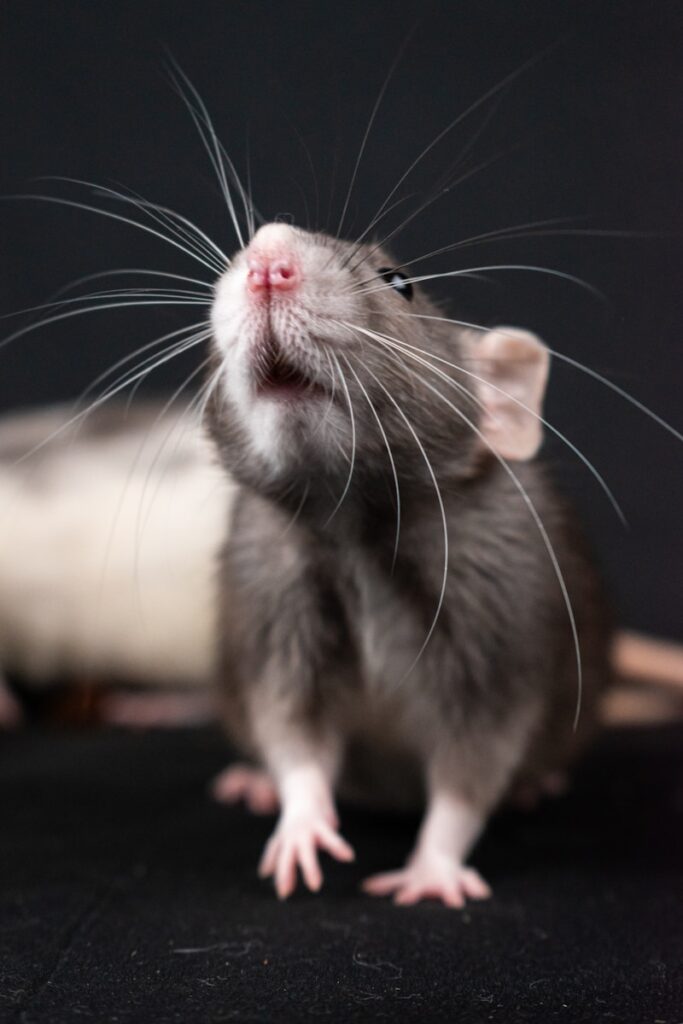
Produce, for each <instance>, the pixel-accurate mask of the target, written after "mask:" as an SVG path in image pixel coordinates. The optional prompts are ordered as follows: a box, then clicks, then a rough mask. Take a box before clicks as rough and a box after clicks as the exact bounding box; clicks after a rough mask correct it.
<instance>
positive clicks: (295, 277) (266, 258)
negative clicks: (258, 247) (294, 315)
mask: <svg viewBox="0 0 683 1024" xmlns="http://www.w3.org/2000/svg"><path fill="white" fill-rule="evenodd" d="M247 267H248V270H247V288H248V289H249V291H250V292H252V293H254V294H256V293H258V292H267V291H269V290H271V289H272V290H273V291H275V292H285V291H291V290H292V289H293V288H296V287H297V285H298V283H299V277H300V275H299V270H298V267H297V265H296V262H295V260H294V258H293V257H292V256H290V255H288V254H287V253H283V252H281V253H278V254H277V255H275V254H269V253H266V252H254V253H253V254H252V255H251V256H249V257H248V258H247Z"/></svg>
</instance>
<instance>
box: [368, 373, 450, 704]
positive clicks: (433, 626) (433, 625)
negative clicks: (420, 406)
mask: <svg viewBox="0 0 683 1024" xmlns="http://www.w3.org/2000/svg"><path fill="white" fill-rule="evenodd" d="M358 362H359V363H360V365H361V366H362V367H363V369H364V370H365V372H366V373H368V374H369V375H370V377H372V379H373V380H374V381H375V383H376V384H377V386H378V387H379V388H381V389H382V391H383V392H384V394H385V395H386V396H387V398H388V399H389V401H390V402H391V404H392V405H393V406H394V408H395V409H396V411H397V413H398V414H399V416H400V417H401V419H402V420H403V422H404V423H405V425H406V427H407V428H408V430H409V431H410V434H411V436H412V437H413V440H414V441H415V444H416V445H417V447H418V448H419V450H420V454H421V455H422V458H423V459H424V461H425V465H426V466H427V471H428V473H429V475H430V477H431V481H432V484H433V485H434V491H435V494H436V497H437V501H438V504H439V511H440V513H441V522H442V524H443V549H444V551H443V558H444V562H443V577H442V580H441V590H440V592H439V599H438V601H437V606H436V611H435V613H434V618H433V619H432V621H431V624H430V626H429V629H428V631H427V635H426V637H425V639H424V641H423V643H422V646H421V647H420V649H419V651H418V652H417V655H416V656H415V658H414V660H413V661H412V663H411V664H410V666H409V667H408V669H407V671H406V672H404V674H403V676H402V677H401V679H400V680H399V683H398V685H399V686H401V685H402V683H403V682H404V680H405V679H406V678H407V677H408V676H409V675H410V673H411V672H412V671H413V669H414V668H415V666H416V665H417V663H418V661H419V660H420V658H421V657H422V655H423V653H424V651H425V648H426V647H427V644H428V643H429V641H430V640H431V638H432V634H433V633H434V630H435V629H436V623H437V621H438V618H439V615H440V614H441V609H442V607H443V602H444V597H445V595H446V581H447V579H448V524H447V522H446V510H445V508H444V503H443V498H442V496H441V490H440V488H439V484H438V481H437V479H436V474H435V473H434V469H433V468H432V464H431V462H430V461H429V457H428V455H427V453H426V451H425V449H424V446H423V444H422V442H421V441H420V438H419V437H418V435H417V432H416V431H415V428H414V427H413V425H412V423H411V422H410V420H409V419H408V417H407V416H406V414H405V413H404V411H403V409H402V408H401V406H400V405H399V404H398V402H397V401H396V399H395V398H394V396H393V395H392V394H391V393H390V392H389V391H388V390H387V388H386V387H385V386H384V384H382V382H381V380H379V378H378V377H377V376H376V375H375V374H374V373H373V372H372V370H371V369H370V368H369V367H368V366H367V365H366V364H365V363H364V362H363V361H362V360H361V359H358Z"/></svg>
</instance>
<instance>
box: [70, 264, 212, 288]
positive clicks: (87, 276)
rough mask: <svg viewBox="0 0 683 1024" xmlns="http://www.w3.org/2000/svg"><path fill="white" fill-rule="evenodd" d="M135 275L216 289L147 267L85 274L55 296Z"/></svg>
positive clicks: (209, 284) (120, 268)
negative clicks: (102, 281) (116, 278)
mask: <svg viewBox="0 0 683 1024" xmlns="http://www.w3.org/2000/svg"><path fill="white" fill-rule="evenodd" d="M134 274H143V275H145V276H149V277H164V278H168V279H170V280H172V281H185V282H186V283H187V284H196V285H200V286H201V287H202V288H206V290H207V291H210V292H212V291H213V288H214V285H213V282H209V281H203V280H201V279H200V278H198V277H186V276H185V274H170V273H168V272H167V271H165V270H148V269H147V268H146V267H118V268H116V269H115V270H98V272H97V273H96V274H84V275H83V277H77V278H76V279H75V280H74V281H70V282H69V283H68V284H65V285H62V287H61V288H60V289H59V290H58V291H56V292H54V293H53V294H54V295H61V294H63V293H64V292H67V291H69V290H70V289H72V288H77V287H79V285H82V284H86V283H87V282H88V281H96V280H97V279H98V278H101V277H117V276H119V277H125V276H130V277H132V276H133V275H134Z"/></svg>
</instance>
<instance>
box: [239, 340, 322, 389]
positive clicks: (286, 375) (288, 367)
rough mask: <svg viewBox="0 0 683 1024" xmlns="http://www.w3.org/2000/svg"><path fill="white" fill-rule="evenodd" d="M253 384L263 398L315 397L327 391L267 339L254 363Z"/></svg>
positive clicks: (272, 341) (273, 342)
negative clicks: (255, 363)
mask: <svg viewBox="0 0 683 1024" xmlns="http://www.w3.org/2000/svg"><path fill="white" fill-rule="evenodd" d="M256 388H257V393H258V395H259V396H260V397H264V398H282V399H293V398H315V397H320V396H323V395H325V394H327V392H326V390H325V388H323V386H322V385H321V384H320V383H319V382H318V381H317V380H315V379H314V378H313V377H311V376H310V374H308V373H307V372H306V370H304V369H303V368H302V367H301V366H297V365H296V363H294V362H293V361H292V360H291V359H289V358H288V357H287V356H286V355H285V354H284V353H283V352H282V350H281V349H280V347H279V345H278V344H277V343H276V342H275V341H274V340H273V339H269V340H268V343H267V345H266V346H264V349H263V350H262V351H261V353H260V358H259V360H258V363H257V366H256Z"/></svg>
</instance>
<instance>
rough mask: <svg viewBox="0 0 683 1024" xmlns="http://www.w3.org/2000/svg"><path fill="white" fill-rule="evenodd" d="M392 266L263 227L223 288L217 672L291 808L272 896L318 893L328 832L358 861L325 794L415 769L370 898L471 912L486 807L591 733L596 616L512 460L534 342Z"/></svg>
mask: <svg viewBox="0 0 683 1024" xmlns="http://www.w3.org/2000/svg"><path fill="white" fill-rule="evenodd" d="M388 265H389V257H388V256H387V255H386V253H380V252H377V251H375V250H373V249H372V248H371V247H367V248H362V249H361V250H359V251H358V252H356V251H355V250H354V247H353V246H351V245H350V244H347V243H342V242H337V241H335V240H333V239H331V238H328V237H327V236H319V235H310V234H308V233H306V232H303V231H299V230H296V229H292V228H289V227H285V226H283V225H267V226H266V227H265V228H262V229H261V230H260V231H259V232H258V233H257V234H256V236H255V237H254V239H253V240H252V242H251V244H250V246H249V247H248V248H247V249H246V250H245V251H243V252H242V253H240V254H239V255H238V257H237V258H236V259H235V260H234V261H233V264H232V267H231V268H230V270H229V271H228V272H227V273H226V274H225V276H224V278H223V279H222V280H221V282H220V283H219V286H218V289H217V296H216V301H215V304H214V314H213V316H214V326H215V331H216V344H215V355H216V361H215V365H214V378H213V379H214V381H215V385H216V386H215V387H214V390H213V397H212V401H211V402H210V405H209V413H208V415H209V425H210V429H211V432H212V434H213V437H214V439H215V441H216V443H217V447H218V450H219V453H220V455H221V457H222V459H223V462H224V464H225V465H226V466H227V468H228V469H229V470H230V472H231V473H232V475H233V476H234V477H235V478H236V479H237V481H238V482H239V483H241V485H242V487H241V490H240V492H239V494H238V497H237V502H236V506H235V510H234V517H233V522H232V529H231V533H230V537H229V540H228V542H227V545H226V548H225V551H224V557H223V562H222V569H221V584H222V592H223V594H224V595H225V600H226V607H227V603H228V602H229V613H226V614H225V615H222V616H220V619H219V631H220V641H219V642H220V648H221V681H222V683H223V687H224V692H225V694H226V721H227V724H228V727H229V729H230V731H231V732H232V734H233V736H234V738H235V739H236V740H237V741H238V742H239V743H241V744H242V745H243V746H244V747H245V748H246V750H247V751H248V752H249V753H250V754H251V755H252V756H253V757H255V758H256V759H258V760H259V761H260V762H261V763H262V764H263V765H264V767H265V768H266V769H267V770H268V771H269V773H270V775H271V776H272V778H273V781H274V786H275V791H276V792H277V796H278V798H279V800H280V802H281V804H282V812H281V817H280V821H279V824H278V827H277V829H276V832H275V834H274V836H273V838H272V840H271V842H270V843H269V845H268V847H267V849H266V853H265V855H264V859H263V861H262V872H263V873H264V874H272V875H274V877H275V882H276V887H277V890H278V892H279V894H280V895H287V894H288V893H289V892H291V890H292V889H293V888H294V885H295V879H296V870H297V867H298V868H300V870H301V871H302V874H303V876H304V879H305V881H306V883H307V884H308V885H309V887H311V888H317V887H318V886H319V884H320V881H321V876H320V869H319V866H318V862H317V853H316V850H317V848H318V847H321V848H324V849H326V850H328V851H329V852H331V853H332V854H333V855H335V856H337V857H339V858H341V859H349V858H350V857H351V856H352V851H351V850H350V848H349V847H348V845H347V844H346V843H345V841H344V840H343V839H342V838H341V837H340V836H339V835H338V833H337V831H336V827H337V820H336V814H335V810H334V792H335V789H339V788H340V787H341V788H342V789H343V788H344V786H347V787H348V789H349V790H353V791H354V792H355V793H356V794H358V793H360V794H361V795H362V794H363V792H364V791H365V792H366V793H367V794H368V795H370V796H375V797H376V796H377V795H381V788H382V786H384V789H385V793H384V796H385V797H386V802H387V803H397V802H402V801H403V800H404V798H405V797H406V796H407V795H409V791H410V781H411V778H416V779H417V780H418V781H419V782H421V783H422V784H423V786H424V791H425V792H426V797H427V812H426V815H425V820H424V823H423V826H422V829H421V832H420V837H419V839H418V844H417V847H416V850H415V853H414V854H413V856H412V857H411V859H410V861H409V862H408V865H407V866H406V867H405V868H404V869H403V870H401V871H398V872H392V873H391V874H389V875H381V876H377V877H376V878H374V879H371V880H370V881H369V882H368V883H367V888H368V891H370V892H374V893H380V894H382V893H389V892H392V893H394V894H395V895H396V899H397V900H398V901H399V902H414V901H415V900H417V899H420V898H422V897H424V896H430V895H431V896H437V897H439V898H441V899H443V900H444V902H446V903H448V904H450V905H460V904H461V903H462V901H463V899H464V897H465V896H468V895H469V896H471V897H474V898H477V897H482V896H484V895H486V894H487V893H488V888H487V886H486V884H485V883H484V882H483V881H482V879H481V878H480V877H479V876H478V875H477V874H476V872H474V871H473V870H472V869H470V868H467V867H465V866H464V861H465V858H466V856H467V854H468V852H469V850H470V848H471V847H472V845H473V844H474V842H475V841H476V838H477V836H478V835H479V833H480V832H481V830H482V828H483V826H484V825H485V822H486V820H487V818H488V816H489V814H490V813H491V811H492V810H493V808H494V807H495V806H496V804H497V803H498V802H499V801H500V800H501V799H502V798H503V797H504V796H505V795H506V794H507V793H508V792H509V791H510V789H511V788H512V787H513V786H514V785H515V784H516V783H519V782H524V784H528V783H529V782H533V783H536V784H538V785H539V786H541V785H542V784H543V780H544V778H547V777H548V776H552V777H555V776H556V775H557V773H558V771H561V770H562V769H564V768H565V767H566V765H567V764H568V763H569V761H570V760H571V758H572V756H573V754H574V752H575V750H576V749H577V747H578V746H579V744H580V743H581V740H582V738H583V737H584V736H585V734H586V733H587V732H588V731H589V730H590V729H591V727H592V724H593V720H594V709H595V704H596V697H597V695H598V693H599V691H600V689H601V687H602V686H603V685H604V684H605V683H606V681H607V679H608V660H607V644H608V629H607V625H606V616H605V613H604V610H603V605H602V599H601V596H600V587H599V584H598V582H597V580H596V577H595V574H594V572H593V569H592V567H591V564H590V561H589V559H588V558H587V557H586V555H585V553H584V550H583V545H582V543H581V542H580V540H579V539H578V538H577V536H576V530H575V527H574V525H573V523H572V520H571V518H570V517H569V516H568V515H567V513H566V511H565V508H564V505H563V504H562V503H561V502H560V500H559V499H558V498H557V497H556V495H555V494H554V492H553V490H552V488H551V486H550V485H549V484H548V482H547V481H546V479H545V476H544V473H543V471H542V470H541V468H540V467H538V466H537V465H536V464H535V463H532V462H525V463H524V464H523V465H519V464H517V463H513V466H512V468H513V469H514V475H513V473H512V471H511V469H510V466H509V464H508V462H507V461H506V458H504V456H505V457H507V458H512V459H527V458H529V456H530V455H532V454H533V453H534V452H535V450H536V447H537V446H538V443H539V440H540V433H539V429H538V422H539V421H538V409H539V407H540V401H541V397H542V392H543V385H544V383H545V374H546V370H547V355H546V352H545V349H544V348H543V347H542V346H541V345H540V343H538V342H537V341H536V339H534V338H533V336H531V335H527V334H524V333H523V332H513V331H507V330H506V331H497V332H489V333H488V334H485V335H484V336H483V337H481V336H477V335H476V334H475V333H474V332H469V331H465V330H463V329H460V328H458V327H454V326H453V325H452V324H451V323H446V322H445V321H443V320H440V319H439V318H438V316H437V314H438V310H436V309H435V308H434V307H433V306H432V305H431V304H430V303H429V301H428V300H427V299H426V298H425V297H424V296H421V295H416V296H415V298H414V300H413V301H412V302H411V303H410V304H407V303H406V294H405V288H406V285H405V284H404V283H403V282H404V278H402V277H400V276H398V277H397V276H396V275H395V274H394V275H393V277H392V275H389V274H387V272H386V271H385V270H384V269H383V268H386V267H387V266H388ZM378 268H379V269H378ZM378 275H379V276H378ZM387 281H389V282H393V285H394V287H391V283H389V284H385V283H384V282H387ZM406 313H409V314H411V316H410V317H406V315H405V314H406ZM412 314H415V315H414V316H413V315H412ZM430 317H431V318H433V319H430ZM376 332H377V333H376ZM410 346H413V348H412V349H411V348H410ZM418 351H419V352H420V353H421V355H419V356H416V355H414V353H417V352H418ZM418 360H422V362H419V361H418ZM425 360H427V361H425ZM439 360H441V362H439ZM445 361H447V362H445ZM455 366H457V367H458V369H455ZM444 371H446V372H447V374H448V379H447V380H446V379H445V378H444V377H443V373H444ZM439 374H441V376H439ZM465 388H466V389H467V391H468V392H469V393H465V390H464V389H465ZM511 394H512V395H514V396H515V397H513V398H510V397H509V396H510V395H511ZM350 467H351V468H352V470H353V472H352V473H350V472H349V470H350ZM515 477H516V479H515ZM524 495H526V496H524ZM342 496H343V500H342ZM399 496H400V498H399ZM399 504H400V531H399V533H398V541H397V511H398V507H399ZM539 521H540V523H542V528H539ZM444 533H446V534H447V540H448V545H447V555H446V564H445V562H444V556H445V554H446V547H445V537H444ZM550 549H551V550H552V551H553V552H554V554H555V557H556V558H557V563H558V564H559V567H560V570H561V575H562V578H563V580H564V584H565V585H566V589H567V593H568V595H569V600H570V603H571V608H572V609H573V615H574V617H575V626H576V633H577V635H578V638H579V641H580V651H581V667H582V681H581V686H582V693H581V712H580V716H579V720H578V729H577V730H574V718H575V709H576V706H577V699H578V697H579V693H578V690H577V687H578V685H579V680H578V675H577V662H576V656H575V635H574V631H573V628H572V622H571V618H570V614H569V609H568V606H567V601H566V595H565V594H564V593H563V589H562V586H561V584H560V580H559V578H558V573H557V571H556V566H555V565H554V564H553V561H552V559H551V557H550ZM228 595H229V597H228ZM437 610H438V615H437V614H436V613H437ZM425 641H427V642H426V643H425ZM396 763H398V764H403V765H404V766H405V768H406V773H405V777H404V774H403V773H402V772H400V771H398V770H397V769H396V768H395V764H396ZM388 766H389V767H388ZM382 780H383V781H382ZM387 784H388V790H387ZM221 786H222V789H223V793H224V795H225V796H226V797H230V796H236V795H240V794H241V795H246V796H247V797H252V798H253V799H252V800H251V802H252V803H253V804H254V805H255V806H258V805H259V803H260V804H261V806H264V807H265V806H268V805H269V803H270V800H271V798H272V796H273V792H272V791H271V790H270V789H269V787H268V784H267V783H266V782H265V781H264V778H263V777H262V776H259V777H257V776H250V775H249V774H248V773H245V771H244V770H242V769H240V770H237V771H232V772H228V773H226V775H225V776H224V777H223V779H222V780H221ZM378 787H379V789H378ZM259 794H260V795H259Z"/></svg>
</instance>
